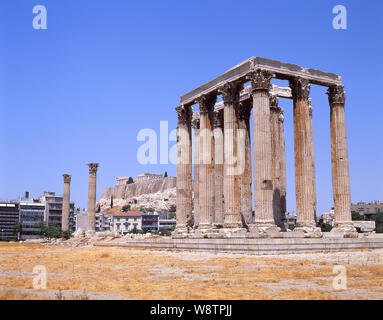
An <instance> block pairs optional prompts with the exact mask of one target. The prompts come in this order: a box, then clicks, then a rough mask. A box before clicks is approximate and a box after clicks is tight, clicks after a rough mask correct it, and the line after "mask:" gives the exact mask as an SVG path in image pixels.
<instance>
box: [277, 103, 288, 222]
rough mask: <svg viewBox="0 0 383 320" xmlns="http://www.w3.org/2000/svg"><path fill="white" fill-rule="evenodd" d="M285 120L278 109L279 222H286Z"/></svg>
mask: <svg viewBox="0 0 383 320" xmlns="http://www.w3.org/2000/svg"><path fill="white" fill-rule="evenodd" d="M284 120H285V117H284V113H283V109H282V108H280V110H279V116H278V128H279V137H280V138H279V142H280V150H281V151H280V155H281V159H280V170H281V179H280V187H281V188H280V189H281V204H280V207H281V221H282V223H284V222H285V221H286V210H287V209H286V194H287V181H286V149H285V130H284V128H283V122H284Z"/></svg>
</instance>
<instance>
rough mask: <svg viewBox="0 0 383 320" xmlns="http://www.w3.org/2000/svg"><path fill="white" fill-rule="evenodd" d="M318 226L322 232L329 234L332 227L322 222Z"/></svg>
mask: <svg viewBox="0 0 383 320" xmlns="http://www.w3.org/2000/svg"><path fill="white" fill-rule="evenodd" d="M319 226H320V229H321V231H322V232H330V231H331V230H332V226H331V225H329V224H328V223H324V222H323V221H321V222H320V225H319Z"/></svg>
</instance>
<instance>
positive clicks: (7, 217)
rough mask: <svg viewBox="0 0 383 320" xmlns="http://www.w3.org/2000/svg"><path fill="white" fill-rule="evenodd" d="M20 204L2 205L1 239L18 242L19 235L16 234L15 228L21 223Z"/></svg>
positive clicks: (0, 206) (0, 207)
mask: <svg viewBox="0 0 383 320" xmlns="http://www.w3.org/2000/svg"><path fill="white" fill-rule="evenodd" d="M19 219H20V216H19V205H18V203H10V202H2V203H0V239H1V240H18V237H19V235H18V234H15V229H14V226H15V225H16V224H17V223H18V222H19Z"/></svg>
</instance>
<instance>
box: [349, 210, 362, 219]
mask: <svg viewBox="0 0 383 320" xmlns="http://www.w3.org/2000/svg"><path fill="white" fill-rule="evenodd" d="M351 220H352V221H362V220H364V219H363V217H362V216H361V215H360V214H359V212H356V211H352V212H351Z"/></svg>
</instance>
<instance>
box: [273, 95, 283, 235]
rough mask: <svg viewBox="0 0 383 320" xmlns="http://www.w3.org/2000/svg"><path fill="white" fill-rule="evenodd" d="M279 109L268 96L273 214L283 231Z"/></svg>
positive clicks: (276, 103) (276, 100) (276, 102)
mask: <svg viewBox="0 0 383 320" xmlns="http://www.w3.org/2000/svg"><path fill="white" fill-rule="evenodd" d="M279 114H280V108H279V107H278V99H277V97H275V96H270V130H271V156H272V174H273V213H274V221H275V224H276V225H277V226H278V227H280V228H281V229H284V224H283V221H282V207H281V205H282V201H281V184H282V182H281V175H282V170H281V156H282V155H281V151H282V150H281V141H280V138H281V137H280V126H279Z"/></svg>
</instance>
